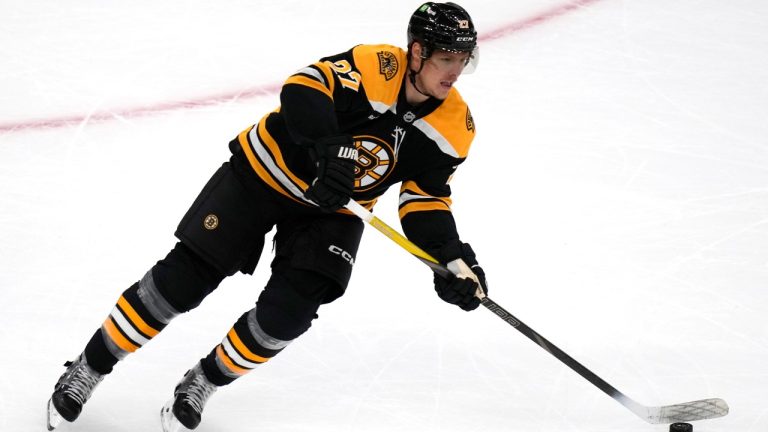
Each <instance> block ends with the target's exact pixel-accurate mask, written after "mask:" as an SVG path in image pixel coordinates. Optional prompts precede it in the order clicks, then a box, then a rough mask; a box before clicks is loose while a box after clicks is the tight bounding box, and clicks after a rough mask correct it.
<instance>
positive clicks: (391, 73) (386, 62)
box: [378, 51, 399, 81]
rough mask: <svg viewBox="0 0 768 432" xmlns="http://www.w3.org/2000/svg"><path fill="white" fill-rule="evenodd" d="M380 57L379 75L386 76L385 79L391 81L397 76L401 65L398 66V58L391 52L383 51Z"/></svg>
mask: <svg viewBox="0 0 768 432" xmlns="http://www.w3.org/2000/svg"><path fill="white" fill-rule="evenodd" d="M378 55H379V73H380V74H382V75H384V78H385V79H386V80H387V81H389V80H391V79H392V78H394V77H395V75H397V70H398V68H399V65H398V64H397V57H395V54H394V53H392V52H389V51H381V52H379V53H378Z"/></svg>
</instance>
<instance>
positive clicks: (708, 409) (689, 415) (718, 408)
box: [641, 398, 729, 424]
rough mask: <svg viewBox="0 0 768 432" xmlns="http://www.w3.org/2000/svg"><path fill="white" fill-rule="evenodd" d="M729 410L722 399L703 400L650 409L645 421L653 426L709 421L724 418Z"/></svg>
mask: <svg viewBox="0 0 768 432" xmlns="http://www.w3.org/2000/svg"><path fill="white" fill-rule="evenodd" d="M728 410H729V408H728V404H727V403H726V402H725V401H724V400H722V399H718V398H712V399H702V400H697V401H691V402H685V403H681V404H675V405H666V406H660V407H649V408H648V410H647V413H646V414H647V415H646V416H645V418H644V420H645V421H647V422H648V423H652V424H668V423H677V422H690V421H696V420H707V419H713V418H718V417H723V416H724V415H726V414H728ZM641 417H643V416H642V415H641Z"/></svg>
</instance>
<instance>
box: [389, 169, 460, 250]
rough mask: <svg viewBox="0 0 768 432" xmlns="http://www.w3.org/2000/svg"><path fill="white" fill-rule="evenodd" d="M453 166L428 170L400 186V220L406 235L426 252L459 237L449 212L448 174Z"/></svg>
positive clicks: (450, 175) (449, 188)
mask: <svg viewBox="0 0 768 432" xmlns="http://www.w3.org/2000/svg"><path fill="white" fill-rule="evenodd" d="M455 168H456V167H455V166H451V167H447V168H443V169H438V170H434V171H430V172H427V173H425V174H423V175H422V176H420V177H419V178H417V179H413V180H407V181H404V182H403V183H402V186H401V187H400V204H399V213H400V224H401V226H402V227H403V232H404V233H405V236H406V237H408V239H409V240H411V241H412V242H413V243H415V244H416V245H417V246H419V247H421V248H422V249H424V250H425V251H427V252H428V253H431V254H434V253H435V251H437V250H439V249H440V247H441V246H442V245H444V244H445V243H447V242H449V241H451V240H458V239H459V234H458V231H457V229H456V222H455V220H454V218H453V213H451V203H452V201H451V187H450V185H449V181H450V178H451V177H452V175H453V172H454V171H455Z"/></svg>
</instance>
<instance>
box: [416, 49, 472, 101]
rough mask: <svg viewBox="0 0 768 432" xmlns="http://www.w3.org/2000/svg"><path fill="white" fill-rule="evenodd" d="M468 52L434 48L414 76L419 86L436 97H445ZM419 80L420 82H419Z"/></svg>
mask: <svg viewBox="0 0 768 432" xmlns="http://www.w3.org/2000/svg"><path fill="white" fill-rule="evenodd" d="M469 56H470V54H469V53H454V52H448V51H442V50H436V51H435V52H434V53H433V54H432V55H431V56H430V57H429V58H428V59H426V60H424V67H423V68H422V69H421V72H420V73H419V74H418V75H417V76H416V80H417V83H419V84H421V86H420V87H419V88H420V89H421V90H422V91H424V92H425V93H427V94H429V95H431V96H432V97H434V98H437V99H445V98H446V97H448V92H449V91H450V90H451V88H452V87H453V84H454V83H455V82H456V80H458V79H459V75H461V72H462V71H463V70H464V67H465V66H466V65H467V62H468V60H469ZM419 81H420V82H419Z"/></svg>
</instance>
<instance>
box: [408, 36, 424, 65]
mask: <svg viewBox="0 0 768 432" xmlns="http://www.w3.org/2000/svg"><path fill="white" fill-rule="evenodd" d="M422 52H423V47H422V46H421V44H420V43H418V42H414V43H412V44H411V53H410V54H411V64H412V66H411V69H413V70H419V69H420V66H421V62H422V61H423V60H422V58H421V55H422Z"/></svg>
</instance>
